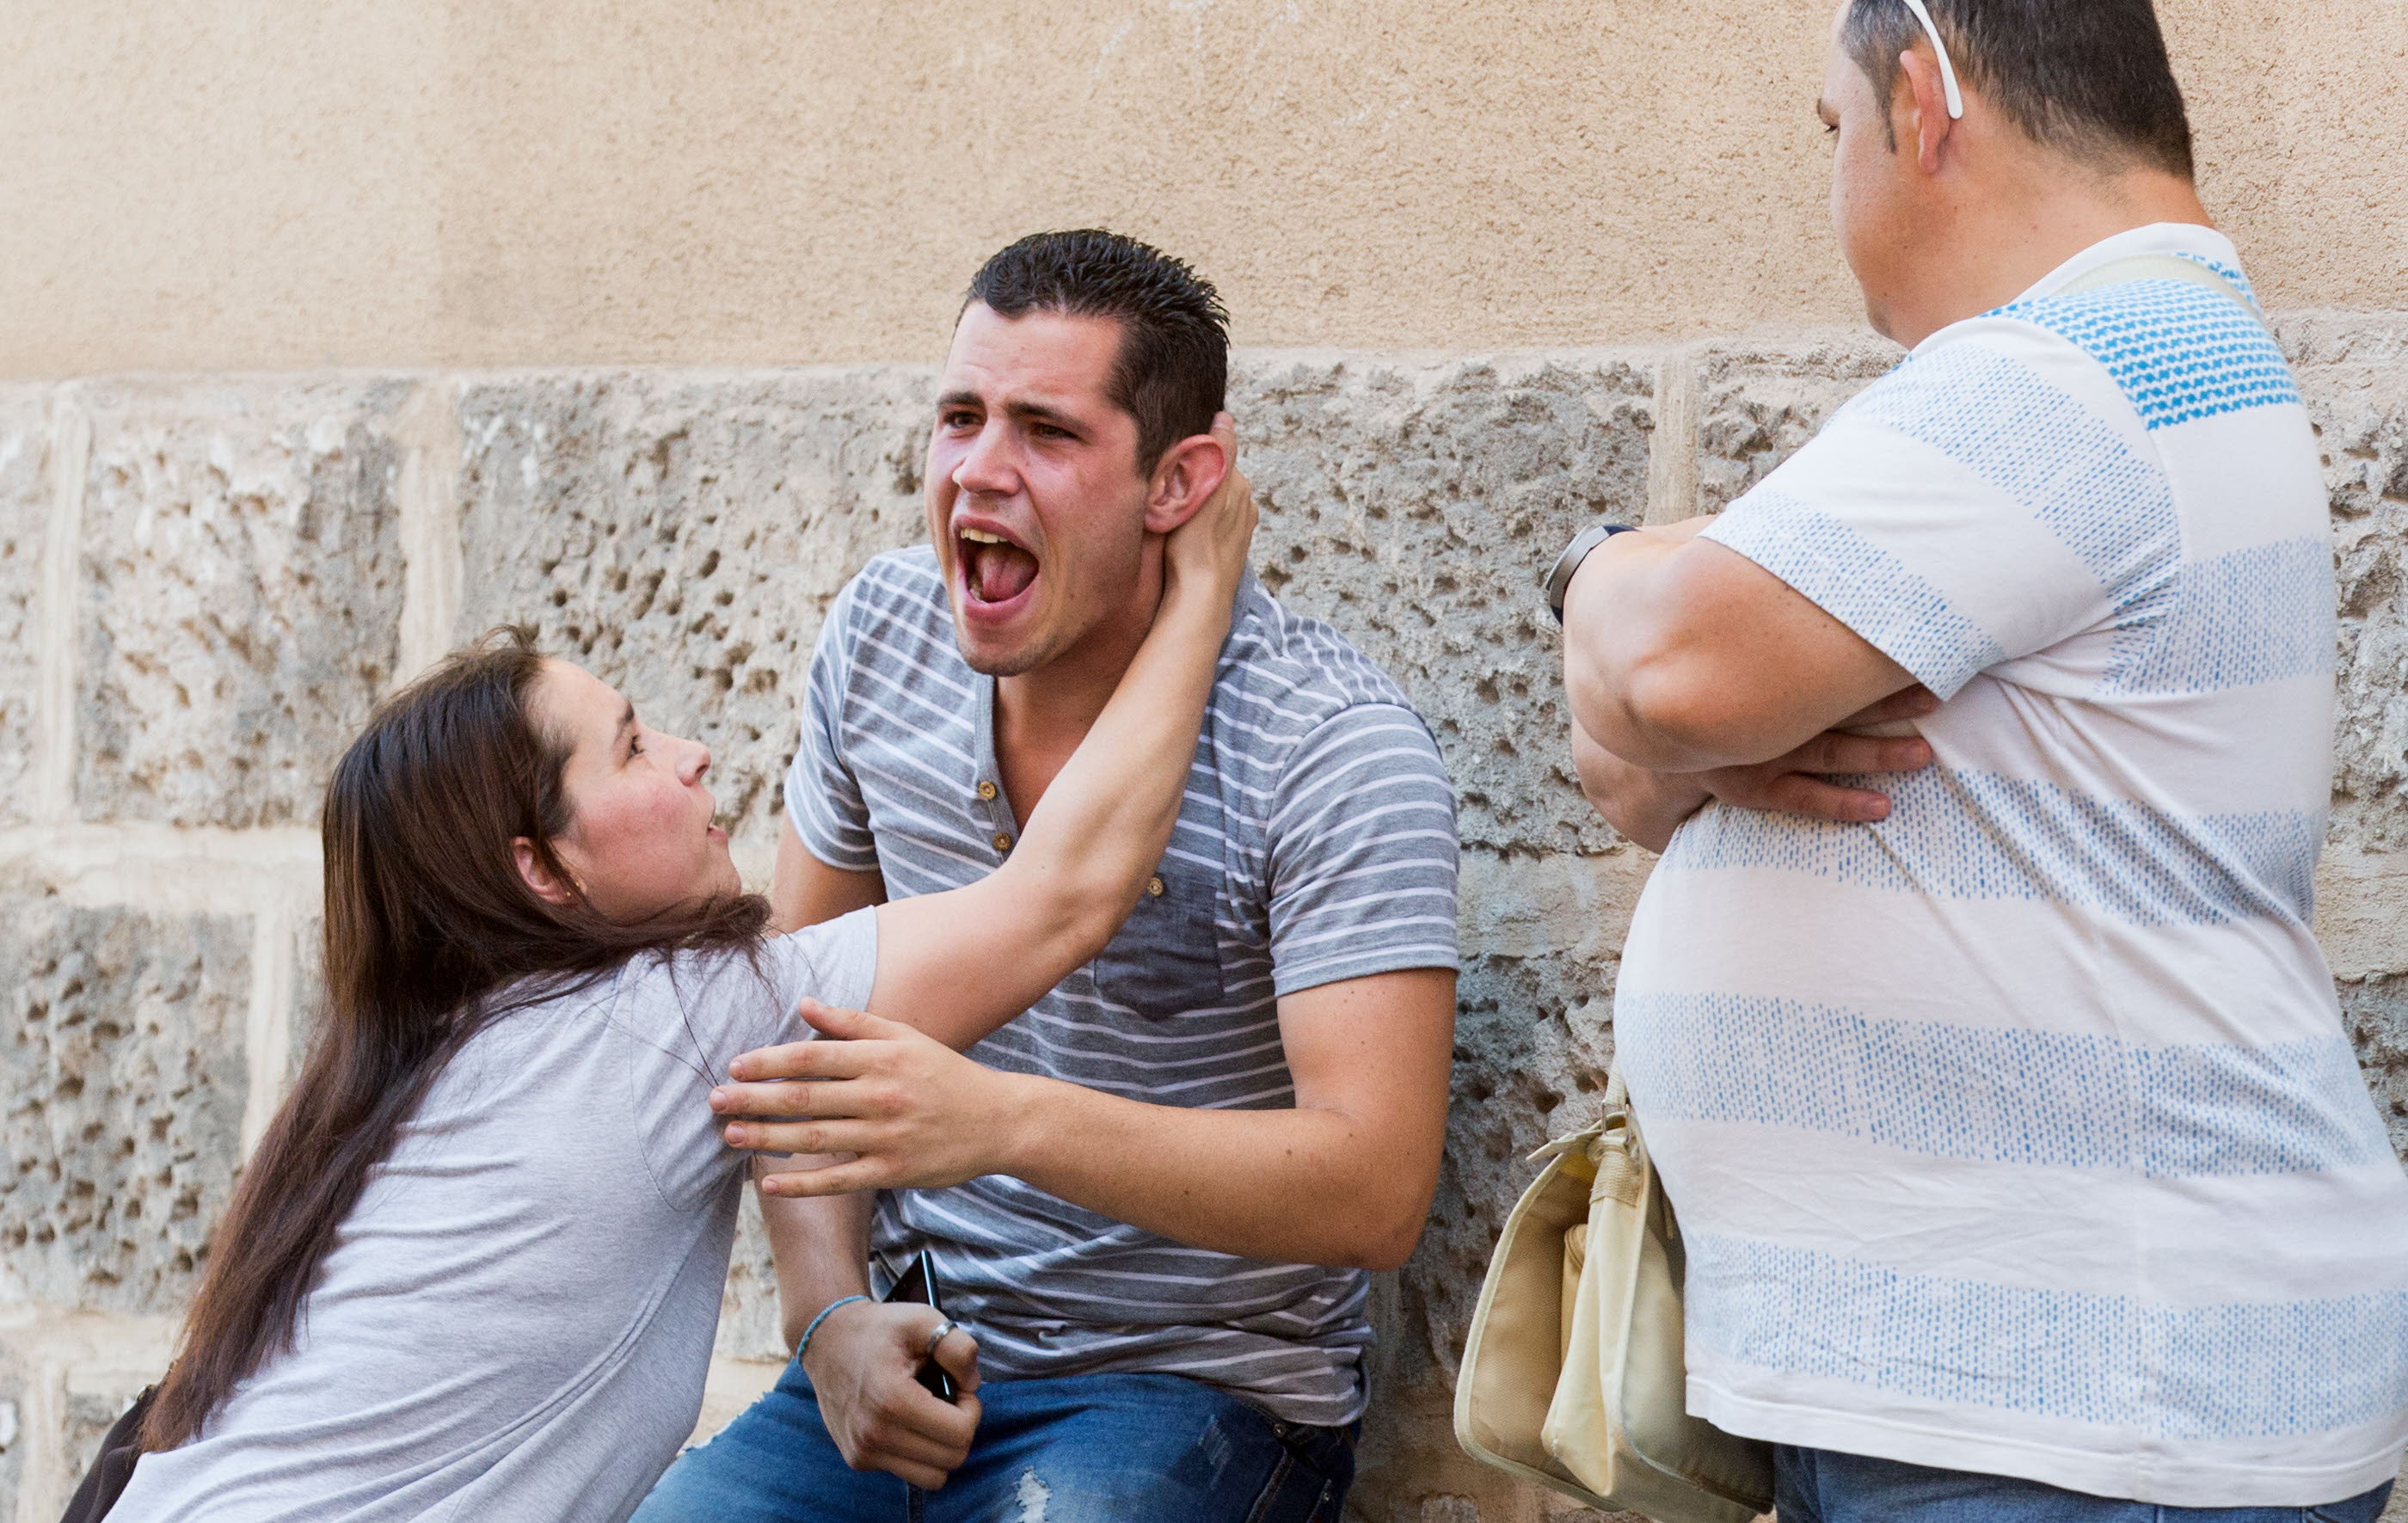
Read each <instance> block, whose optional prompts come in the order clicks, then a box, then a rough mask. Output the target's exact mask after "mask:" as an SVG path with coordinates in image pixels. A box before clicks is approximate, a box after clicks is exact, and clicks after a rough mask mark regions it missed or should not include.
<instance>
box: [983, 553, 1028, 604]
mask: <svg viewBox="0 0 2408 1523" xmlns="http://www.w3.org/2000/svg"><path fill="white" fill-rule="evenodd" d="M975 556H976V558H975V559H973V560H972V561H971V562H970V568H969V571H970V574H969V583H970V595H971V596H974V597H976V598H977V599H978V600H979V601H980V602H982V603H1008V602H1010V601H1011V599H1013V598H1015V597H1017V596H1020V595H1021V594H1022V593H1025V592H1026V591H1027V590H1028V584H1029V583H1030V582H1034V581H1036V580H1037V557H1036V556H1034V555H1031V554H1030V553H1028V552H1026V551H1025V550H1023V549H1021V548H1020V547H1019V546H1018V545H981V546H979V547H978V549H977V551H976V552H975Z"/></svg>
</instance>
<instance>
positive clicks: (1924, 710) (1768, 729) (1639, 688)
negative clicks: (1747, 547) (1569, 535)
mask: <svg viewBox="0 0 2408 1523" xmlns="http://www.w3.org/2000/svg"><path fill="white" fill-rule="evenodd" d="M1712 522H1713V520H1712V519H1706V518H1699V519H1692V520H1690V521H1689V522H1687V523H1685V524H1674V525H1671V526H1670V527H1668V528H1661V529H1645V530H1641V531H1639V532H1638V533H1634V534H1617V535H1615V536H1613V538H1611V539H1607V540H1605V541H1604V542H1603V543H1602V544H1600V545H1598V547H1597V549H1595V550H1593V551H1591V552H1590V553H1589V555H1588V558H1587V559H1586V560H1584V561H1583V562H1582V563H1581V568H1580V571H1579V573H1578V574H1577V575H1575V576H1574V577H1573V578H1572V582H1571V585H1570V587H1569V588H1568V589H1567V590H1566V594H1565V598H1564V686H1565V690H1566V693H1567V695H1568V697H1570V705H1571V711H1572V738H1571V739H1572V758H1573V761H1574V763H1575V765H1576V766H1577V767H1578V769H1579V771H1580V779H1581V791H1582V792H1583V793H1584V794H1585V795H1586V796H1587V797H1588V800H1589V802H1590V803H1591V804H1593V805H1595V806H1596V807H1597V810H1598V812H1599V813H1600V814H1603V815H1604V816H1605V818H1606V819H1607V821H1608V822H1609V823H1611V824H1612V825H1613V826H1614V828H1615V829H1617V830H1620V831H1621V832H1622V833H1623V834H1624V835H1626V836H1627V837H1629V838H1630V839H1631V840H1632V841H1637V842H1638V843H1639V844H1640V845H1641V846H1644V847H1646V848H1647V849H1648V850H1650V851H1656V852H1660V851H1662V850H1663V849H1664V847H1665V845H1666V843H1667V842H1668V841H1670V839H1671V835H1672V832H1673V830H1674V829H1675V828H1677V827H1678V826H1680V824H1681V822H1682V821H1684V820H1685V819H1687V818H1688V817H1689V816H1690V815H1691V814H1693V813H1695V812H1697V811H1698V809H1699V806H1701V805H1702V804H1704V803H1705V801H1706V800H1707V799H1708V798H1709V797H1714V798H1720V799H1721V800H1722V801H1723V802H1725V803H1727V804H1732V805H1736V806H1739V807H1741V808H1743V809H1762V810H1773V811H1779V812H1786V813H1797V814H1811V815H1815V816H1818V817H1820V818H1823V819H1828V820H1833V821H1839V822H1842V823H1863V822H1870V821H1874V820H1880V819H1884V818H1885V817H1886V816H1887V815H1888V813H1889V800H1888V799H1887V798H1886V797H1884V796H1882V795H1881V794H1879V793H1876V792H1873V791H1871V790H1869V789H1864V788H1858V787H1851V786H1847V785H1843V784H1841V783H1834V782H1832V781H1830V779H1831V778H1832V777H1834V776H1837V775H1844V774H1851V773H1857V774H1861V773H1878V772H1906V771H1914V770H1915V769H1919V768H1923V767H1927V766H1928V765H1930V762H1931V748H1930V747H1929V746H1928V744H1926V743H1925V742H1924V741H1923V740H1919V739H1917V738H1914V737H1912V736H1908V737H1878V736H1869V735H1859V734H1852V733H1849V732H1850V731H1853V730H1857V729H1863V728H1869V727H1871V726H1876V725H1885V724H1890V723H1893V722H1896V721H1899V720H1911V719H1916V718H1920V717H1922V716H1923V715H1925V714H1928V713H1929V712H1931V711H1932V710H1934V709H1936V708H1937V707H1939V704H1938V701H1937V700H1936V699H1934V698H1933V697H1932V696H1931V694H1930V693H1929V692H1928V691H1926V690H1925V689H1924V688H1923V687H1922V686H1920V685H1919V684H1917V683H1916V682H1915V680H1914V676H1913V674H1911V673H1910V672H1908V671H1907V670H1906V669H1905V668H1902V667H1900V666H1899V665H1898V663H1897V662H1895V661H1892V660H1891V659H1890V658H1889V657H1888V656H1886V655H1885V654H1882V653H1881V652H1880V651H1879V650H1877V649H1876V648H1874V647H1873V646H1872V645H1871V643H1869V642H1868V641H1867V640H1865V639H1863V638H1862V637H1861V636H1859V635H1857V634H1856V632H1855V631H1853V630H1851V629H1849V628H1848V627H1847V626H1846V625H1842V624H1841V623H1840V622H1839V621H1838V620H1837V619H1834V618H1832V617H1831V616H1830V615H1829V614H1828V613H1826V612H1824V611H1823V610H1821V609H1820V608H1818V607H1816V606H1815V605H1814V604H1813V603H1812V602H1810V601H1808V600H1807V599H1806V598H1805V597H1804V596H1801V595H1799V593H1798V592H1797V591H1796V590H1795V589H1793V588H1791V587H1790V586H1789V585H1788V584H1787V583H1786V582H1783V581H1781V579H1779V578H1778V577H1775V576H1774V575H1772V573H1770V571H1767V570H1765V569H1764V568H1762V567H1760V566H1757V565H1756V563H1755V562H1754V561H1751V560H1749V559H1748V558H1747V557H1745V556H1743V555H1741V554H1739V553H1737V552H1735V551H1731V550H1727V549H1725V548H1724V547H1722V546H1721V545H1718V544H1715V543H1714V542H1713V541H1712V540H1708V539H1698V538H1697V535H1698V532H1699V530H1700V529H1702V528H1704V527H1705V526H1706V525H1707V524H1711V523H1712Z"/></svg>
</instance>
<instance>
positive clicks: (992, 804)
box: [971, 677, 1020, 859]
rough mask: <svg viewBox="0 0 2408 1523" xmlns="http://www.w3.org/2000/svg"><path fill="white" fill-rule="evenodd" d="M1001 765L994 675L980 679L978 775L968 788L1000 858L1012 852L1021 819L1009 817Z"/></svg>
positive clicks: (1018, 836)
mask: <svg viewBox="0 0 2408 1523" xmlns="http://www.w3.org/2000/svg"><path fill="white" fill-rule="evenodd" d="M1002 780H1003V768H1002V766H1001V765H1000V764H999V763H998V762H997V761H996V755H995V679H994V678H992V677H988V678H984V679H982V682H981V684H980V690H979V706H978V777H977V779H976V782H975V785H974V786H973V787H972V789H971V792H973V793H974V794H976V795H977V796H978V798H977V802H978V805H979V808H978V811H977V812H978V814H979V815H980V816H981V817H982V818H983V819H984V820H985V821H986V827H987V831H988V834H987V844H988V845H990V846H993V847H994V848H995V855H996V857H997V858H998V859H1000V858H1002V857H1005V856H1009V855H1011V848H1012V843H1013V842H1015V841H1018V840H1019V839H1020V822H1019V821H1018V820H1016V819H1014V818H1013V817H1012V813H1011V799H1009V798H1006V797H1004V796H1003V781H1002Z"/></svg>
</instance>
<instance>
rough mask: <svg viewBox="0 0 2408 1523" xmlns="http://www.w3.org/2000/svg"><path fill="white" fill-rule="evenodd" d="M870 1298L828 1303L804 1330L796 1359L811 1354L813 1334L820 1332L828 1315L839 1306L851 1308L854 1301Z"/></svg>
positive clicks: (847, 1298)
mask: <svg viewBox="0 0 2408 1523" xmlns="http://www.w3.org/2000/svg"><path fill="white" fill-rule="evenodd" d="M868 1299H869V1298H868V1297H867V1296H839V1297H838V1298H837V1299H836V1300H832V1301H830V1302H828V1303H827V1304H826V1305H825V1306H823V1307H821V1308H820V1315H817V1316H815V1317H813V1318H811V1325H810V1327H808V1328H805V1329H803V1338H802V1342H800V1343H796V1345H795V1358H796V1359H797V1360H799V1359H801V1358H802V1357H803V1356H804V1355H805V1354H808V1353H810V1347H811V1334H813V1333H815V1332H817V1331H819V1330H820V1324H821V1323H823V1322H825V1321H826V1320H827V1319H828V1314H829V1313H830V1312H833V1311H835V1310H836V1309H837V1308H838V1307H839V1306H850V1305H852V1304H853V1302H854V1301H857V1300H868Z"/></svg>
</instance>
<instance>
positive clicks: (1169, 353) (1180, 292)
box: [962, 227, 1229, 471]
mask: <svg viewBox="0 0 2408 1523" xmlns="http://www.w3.org/2000/svg"><path fill="white" fill-rule="evenodd" d="M971 302H982V303H984V304H985V305H986V306H988V307H990V308H992V309H994V310H995V311H996V313H998V314H999V315H1001V316H1004V317H1020V316H1024V315H1025V314H1026V313H1029V312H1060V313H1063V314H1065V315H1067V316H1070V317H1108V318H1111V319H1112V320H1113V321H1114V322H1116V323H1119V324H1120V325H1121V347H1120V353H1119V354H1118V355H1117V356H1116V357H1115V358H1114V359H1113V361H1112V373H1111V380H1110V381H1109V382H1107V384H1106V393H1107V395H1110V396H1111V399H1112V405H1113V406H1115V407H1117V408H1119V409H1121V410H1122V411H1124V412H1125V413H1127V414H1128V415H1129V416H1130V417H1132V418H1134V419H1136V420H1137V464H1138V468H1139V469H1140V470H1145V471H1150V470H1152V469H1153V468H1154V466H1155V465H1156V464H1158V463H1159V462H1160V461H1161V459H1162V455H1163V452H1164V451H1166V450H1168V449H1169V448H1170V447H1171V446H1172V445H1173V444H1176V443H1178V442H1179V441H1180V440H1181V439H1183V438H1188V437H1189V436H1190V435H1194V434H1203V433H1209V432H1211V427H1212V415H1213V414H1214V413H1217V412H1219V411H1220V410H1221V408H1222V405H1223V403H1224V402H1225V401H1226V398H1227V396H1228V394H1229V313H1228V310H1227V309H1226V308H1224V307H1223V306H1222V305H1221V296H1220V293H1218V292H1216V291H1214V290H1213V289H1212V284H1211V281H1209V280H1205V279H1204V278H1203V277H1202V276H1200V275H1198V274H1197V273H1196V272H1195V271H1194V270H1192V269H1190V268H1188V266H1187V265H1186V264H1185V262H1183V261H1182V260H1177V259H1173V258H1172V257H1170V255H1168V254H1167V253H1164V252H1163V251H1161V250H1159V249H1156V248H1153V247H1150V246H1149V245H1146V244H1143V243H1140V242H1139V241H1138V240H1137V239H1135V238H1132V237H1122V236H1121V235H1120V234H1118V233H1107V232H1105V231H1103V230H1102V229H1101V228H1096V227H1082V228H1077V229H1074V230H1073V231H1070V232H1068V233H1032V234H1030V235H1029V236H1028V237H1025V238H1022V239H1021V240H1020V241H1019V242H1017V243H1015V244H1013V245H1011V247H1010V248H1008V249H1006V250H1004V251H1002V252H1000V253H998V254H996V256H995V257H994V258H992V259H990V260H988V261H987V262H986V263H985V264H984V265H983V266H981V267H980V269H979V272H978V274H977V276H976V277H975V278H973V279H972V280H971V281H970V291H969V296H968V299H967V300H965V301H964V302H963V303H962V306H963V309H965V310H967V309H968V307H969V304H970V303H971Z"/></svg>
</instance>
